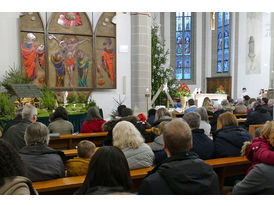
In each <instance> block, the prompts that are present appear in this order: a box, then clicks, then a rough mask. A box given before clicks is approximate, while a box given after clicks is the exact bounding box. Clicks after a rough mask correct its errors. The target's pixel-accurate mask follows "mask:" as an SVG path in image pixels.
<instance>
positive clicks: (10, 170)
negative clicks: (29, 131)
mask: <svg viewBox="0 0 274 206" xmlns="http://www.w3.org/2000/svg"><path fill="white" fill-rule="evenodd" d="M12 176H24V177H26V169H25V166H24V164H23V161H22V160H21V158H20V156H19V155H18V153H17V151H16V150H15V149H14V148H13V147H12V146H11V145H10V144H9V143H8V142H6V141H5V140H2V139H0V187H1V186H3V185H4V178H5V177H12Z"/></svg>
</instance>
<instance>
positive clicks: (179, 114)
mask: <svg viewBox="0 0 274 206" xmlns="http://www.w3.org/2000/svg"><path fill="white" fill-rule="evenodd" d="M183 116H184V113H173V114H172V118H179V117H183Z"/></svg>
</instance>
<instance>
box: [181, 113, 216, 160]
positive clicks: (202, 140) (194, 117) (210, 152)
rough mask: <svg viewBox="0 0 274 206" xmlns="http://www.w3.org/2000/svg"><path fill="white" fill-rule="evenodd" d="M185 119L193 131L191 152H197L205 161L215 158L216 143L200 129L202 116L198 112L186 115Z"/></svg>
mask: <svg viewBox="0 0 274 206" xmlns="http://www.w3.org/2000/svg"><path fill="white" fill-rule="evenodd" d="M183 119H184V120H185V121H186V122H187V123H188V125H189V127H190V129H191V131H192V142H193V146H192V148H191V150H190V151H193V152H195V153H196V154H198V155H199V157H200V158H201V159H203V160H207V159H211V158H213V157H214V143H213V141H212V140H211V139H210V138H209V137H208V136H207V135H206V134H205V131H204V130H203V129H199V127H200V122H201V116H200V114H198V113H197V112H189V113H187V114H185V115H184V117H183Z"/></svg>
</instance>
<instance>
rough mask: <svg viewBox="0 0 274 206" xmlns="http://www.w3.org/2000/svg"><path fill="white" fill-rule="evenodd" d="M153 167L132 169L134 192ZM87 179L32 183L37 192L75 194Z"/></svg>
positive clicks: (62, 179) (61, 179)
mask: <svg viewBox="0 0 274 206" xmlns="http://www.w3.org/2000/svg"><path fill="white" fill-rule="evenodd" d="M152 169H153V167H148V168H143V169H137V170H131V171H130V176H131V179H132V181H133V190H132V192H136V191H137V190H138V188H139V186H140V184H141V181H142V180H143V179H144V177H145V176H146V175H147V173H148V172H149V171H151V170H152ZM84 180H85V175H84V176H76V177H65V178H58V179H54V180H46V181H41V182H33V183H32V185H33V186H34V188H35V189H36V190H37V192H38V193H39V194H41V195H43V194H44V195H46V194H48V195H49V194H52V195H53V194H55V195H61V194H73V193H74V192H75V191H76V190H77V189H78V188H79V187H81V186H82V184H83V182H84Z"/></svg>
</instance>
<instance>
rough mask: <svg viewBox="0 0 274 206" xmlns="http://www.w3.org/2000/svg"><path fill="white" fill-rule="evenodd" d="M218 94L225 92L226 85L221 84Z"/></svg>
mask: <svg viewBox="0 0 274 206" xmlns="http://www.w3.org/2000/svg"><path fill="white" fill-rule="evenodd" d="M216 94H225V90H224V86H223V85H220V86H219V87H218V88H217V90H216Z"/></svg>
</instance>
